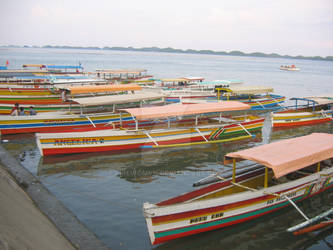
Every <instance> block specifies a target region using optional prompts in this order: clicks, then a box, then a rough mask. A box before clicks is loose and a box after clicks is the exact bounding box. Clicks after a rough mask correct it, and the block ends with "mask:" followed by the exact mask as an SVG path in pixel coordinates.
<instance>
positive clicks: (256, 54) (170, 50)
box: [1, 45, 333, 61]
mask: <svg viewBox="0 0 333 250" xmlns="http://www.w3.org/2000/svg"><path fill="white" fill-rule="evenodd" d="M1 47H3V48H46V49H86V50H117V51H146V52H147V51H148V52H163V53H183V54H204V55H226V56H250V57H270V58H288V59H305V60H321V61H333V56H326V57H322V56H289V55H279V54H276V53H271V54H265V53H262V52H253V53H244V52H242V51H237V50H234V51H230V52H225V51H213V50H193V49H187V50H182V49H174V48H170V47H168V48H158V47H145V48H134V47H103V48H100V47H94V46H89V47H81V46H53V45H45V46H28V45H24V46H17V45H6V46H1Z"/></svg>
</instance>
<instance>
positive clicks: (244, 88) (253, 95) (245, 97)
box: [182, 85, 285, 111]
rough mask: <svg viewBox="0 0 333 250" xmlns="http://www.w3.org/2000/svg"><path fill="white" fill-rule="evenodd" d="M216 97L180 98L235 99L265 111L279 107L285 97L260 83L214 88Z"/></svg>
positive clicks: (192, 99) (210, 100) (254, 108)
mask: <svg viewBox="0 0 333 250" xmlns="http://www.w3.org/2000/svg"><path fill="white" fill-rule="evenodd" d="M215 91H216V92H217V97H214V98H206V99H201V100H200V99H199V100H198V99H194V98H191V99H190V98H188V99H186V98H182V102H183V103H200V102H201V103H202V102H219V101H225V100H227V101H229V100H235V101H240V102H243V103H245V104H248V105H250V106H251V110H257V111H267V110H273V109H281V107H282V103H283V102H284V101H285V97H284V96H281V95H274V94H271V92H273V91H274V89H273V88H271V87H267V86H261V85H237V86H234V85H233V86H230V87H222V88H220V87H217V88H215Z"/></svg>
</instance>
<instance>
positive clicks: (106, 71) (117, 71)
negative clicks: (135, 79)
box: [96, 69, 147, 75]
mask: <svg viewBox="0 0 333 250" xmlns="http://www.w3.org/2000/svg"><path fill="white" fill-rule="evenodd" d="M96 73H101V74H137V75H139V74H141V73H147V70H146V69H96Z"/></svg>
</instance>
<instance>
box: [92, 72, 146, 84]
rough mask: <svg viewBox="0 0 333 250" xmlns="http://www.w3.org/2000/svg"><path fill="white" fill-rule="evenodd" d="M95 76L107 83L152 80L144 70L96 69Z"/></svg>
mask: <svg viewBox="0 0 333 250" xmlns="http://www.w3.org/2000/svg"><path fill="white" fill-rule="evenodd" d="M95 75H96V76H97V77H98V78H101V79H105V80H108V81H113V82H115V81H120V82H124V83H128V82H131V81H134V80H145V79H149V78H152V76H151V75H148V74H147V70H146V69H97V70H96V72H95Z"/></svg>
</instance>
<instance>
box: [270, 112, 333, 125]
mask: <svg viewBox="0 0 333 250" xmlns="http://www.w3.org/2000/svg"><path fill="white" fill-rule="evenodd" d="M330 121H332V118H331V117H329V116H327V115H325V114H321V113H314V112H303V113H297V112H290V113H286V112H284V113H278V114H273V115H272V125H273V128H288V127H299V126H310V125H316V124H321V123H326V122H330Z"/></svg>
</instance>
